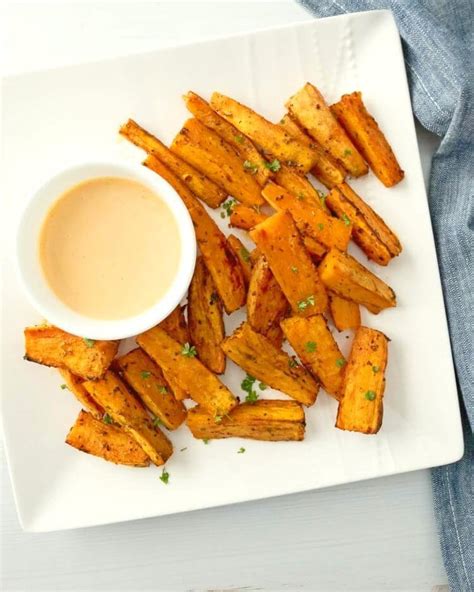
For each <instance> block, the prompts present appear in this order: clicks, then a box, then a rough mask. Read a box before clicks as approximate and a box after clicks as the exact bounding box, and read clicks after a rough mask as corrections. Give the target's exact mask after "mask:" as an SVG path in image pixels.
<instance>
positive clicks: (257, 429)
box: [186, 400, 305, 442]
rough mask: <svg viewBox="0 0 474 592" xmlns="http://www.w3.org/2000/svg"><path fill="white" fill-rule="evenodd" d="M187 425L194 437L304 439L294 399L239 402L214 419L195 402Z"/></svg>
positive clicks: (301, 414) (299, 409) (302, 420)
mask: <svg viewBox="0 0 474 592" xmlns="http://www.w3.org/2000/svg"><path fill="white" fill-rule="evenodd" d="M186 423H187V425H188V427H189V429H190V430H191V432H192V434H193V436H194V437H195V438H200V439H202V440H211V439H212V440H213V439H217V438H250V439H252V440H268V441H275V442H276V441H279V440H303V438H304V430H305V417H304V410H303V407H302V406H301V405H300V404H299V403H297V402H296V401H272V400H265V401H256V402H255V403H242V404H241V405H238V406H237V407H235V408H234V409H233V410H232V411H231V412H230V413H229V414H228V415H226V416H224V417H222V418H221V419H220V421H216V420H215V417H213V416H212V415H209V414H208V413H206V411H205V410H204V409H203V408H202V407H201V406H200V405H198V406H197V407H194V408H193V409H190V410H189V413H188V419H187V422H186Z"/></svg>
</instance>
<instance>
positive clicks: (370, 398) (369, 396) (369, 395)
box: [364, 391, 376, 401]
mask: <svg viewBox="0 0 474 592" xmlns="http://www.w3.org/2000/svg"><path fill="white" fill-rule="evenodd" d="M364 397H365V398H366V399H367V400H368V401H373V400H374V399H375V397H376V394H375V393H374V391H367V392H366V393H365V395H364Z"/></svg>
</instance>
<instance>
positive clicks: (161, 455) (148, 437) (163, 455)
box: [84, 370, 173, 466]
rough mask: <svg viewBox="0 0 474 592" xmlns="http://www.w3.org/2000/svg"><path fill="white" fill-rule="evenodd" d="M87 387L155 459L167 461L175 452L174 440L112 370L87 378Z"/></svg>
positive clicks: (161, 461) (157, 462) (151, 458)
mask: <svg viewBox="0 0 474 592" xmlns="http://www.w3.org/2000/svg"><path fill="white" fill-rule="evenodd" d="M84 388H85V389H86V390H87V392H88V393H89V394H90V395H91V396H92V397H93V398H94V399H95V401H96V402H97V403H98V404H99V405H101V407H103V408H104V409H105V411H106V413H107V414H108V415H109V416H110V417H111V418H112V419H113V421H114V422H115V423H117V424H119V425H120V426H121V427H123V428H124V430H125V431H126V432H128V433H129V434H130V435H131V436H132V437H133V438H134V439H135V440H136V442H137V443H138V444H139V445H140V446H141V447H142V448H143V450H144V451H145V452H146V454H147V455H148V456H149V457H150V460H151V462H152V463H154V464H155V465H157V466H160V465H163V464H164V463H165V462H166V461H167V460H168V458H169V457H170V456H171V455H172V454H173V446H172V444H171V442H170V441H169V440H168V438H167V437H166V436H165V434H164V433H163V432H162V431H161V430H160V429H159V428H157V427H154V426H153V424H152V421H151V418H150V416H149V415H148V413H147V412H146V410H145V407H143V405H142V404H141V402H140V401H139V400H138V399H137V398H136V397H134V396H133V395H132V394H131V393H130V391H129V390H128V389H127V387H126V386H125V384H124V383H123V382H122V380H120V378H119V377H118V376H117V375H115V374H114V373H113V372H111V371H110V370H108V371H107V372H106V373H105V376H104V377H103V378H100V379H99V380H86V382H84Z"/></svg>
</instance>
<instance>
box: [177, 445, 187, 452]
mask: <svg viewBox="0 0 474 592" xmlns="http://www.w3.org/2000/svg"><path fill="white" fill-rule="evenodd" d="M187 449H188V447H187V446H185V447H184V448H180V449H179V451H180V452H184V451H185V450H187Z"/></svg>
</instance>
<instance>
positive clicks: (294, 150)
mask: <svg viewBox="0 0 474 592" xmlns="http://www.w3.org/2000/svg"><path fill="white" fill-rule="evenodd" d="M211 106H212V107H213V109H215V110H216V111H217V112H218V113H219V115H221V117H223V118H224V119H226V120H227V121H229V122H230V123H232V125H234V126H235V127H236V128H237V129H238V130H239V131H240V133H242V134H243V135H244V136H247V137H248V138H250V139H251V140H252V142H254V143H255V144H256V145H257V146H259V147H260V148H261V149H262V150H263V151H264V153H265V154H266V155H267V157H268V158H276V159H279V160H280V161H281V162H282V163H284V164H287V165H289V166H294V167H295V168H297V169H298V170H299V171H301V172H303V173H307V172H308V171H309V170H310V169H311V167H312V166H313V165H314V163H315V161H316V159H317V155H316V153H315V151H314V150H313V149H312V148H310V147H309V146H307V145H305V144H302V143H301V142H300V141H298V140H296V139H295V138H293V137H292V136H290V134H288V133H287V132H286V131H285V130H284V129H282V128H281V127H280V126H278V125H276V124H274V123H271V122H270V121H268V120H267V119H265V118H264V117H262V116H261V115H259V114H258V113H255V111H253V110H252V109H250V108H249V107H246V106H245V105H242V104H241V103H239V102H238V101H236V100H234V99H231V98H230V97H226V96H225V95H221V94H220V93H217V92H215V93H213V95H212V97H211Z"/></svg>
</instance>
